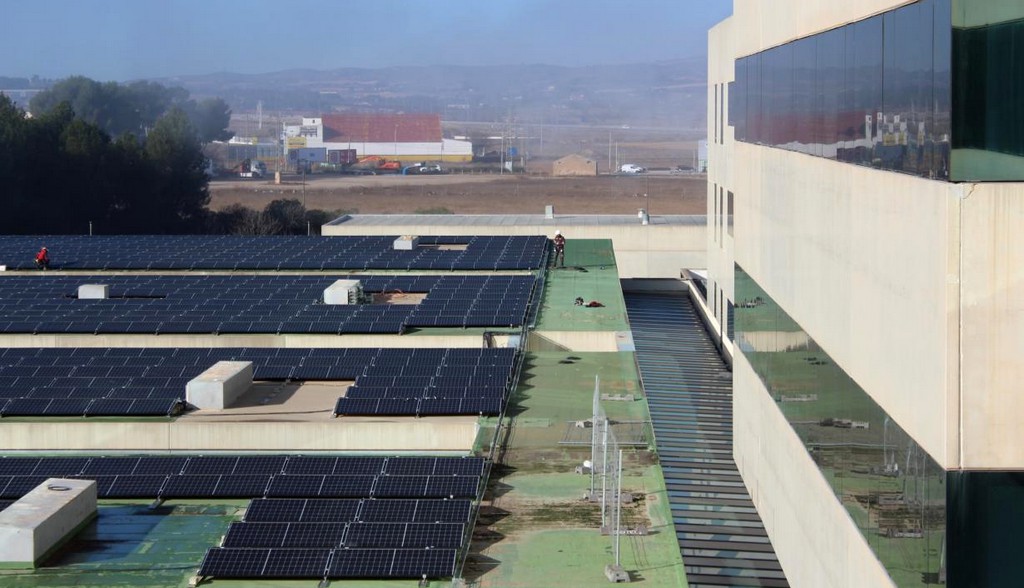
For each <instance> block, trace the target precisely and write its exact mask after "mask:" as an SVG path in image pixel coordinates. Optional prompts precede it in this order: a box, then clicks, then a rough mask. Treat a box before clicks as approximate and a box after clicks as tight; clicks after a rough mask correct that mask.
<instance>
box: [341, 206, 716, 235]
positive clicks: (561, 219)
mask: <svg viewBox="0 0 1024 588" xmlns="http://www.w3.org/2000/svg"><path fill="white" fill-rule="evenodd" d="M639 202H640V201H638V203H639ZM639 224H640V219H639V218H638V217H637V215H635V214H556V215H555V216H554V218H547V217H546V216H545V215H543V214H346V215H344V216H341V217H338V218H336V219H334V220H332V221H331V222H329V223H327V225H328V226H331V225H334V226H337V225H346V226H364V227H388V226H399V225H417V226H423V225H436V226H522V225H542V226H549V227H551V228H552V229H556V228H558V227H560V226H571V225H576V226H582V225H593V226H621V225H639ZM650 224H652V225H656V226H657V225H667V226H678V225H701V226H703V225H706V224H707V215H703V214H664V215H652V216H651V217H650Z"/></svg>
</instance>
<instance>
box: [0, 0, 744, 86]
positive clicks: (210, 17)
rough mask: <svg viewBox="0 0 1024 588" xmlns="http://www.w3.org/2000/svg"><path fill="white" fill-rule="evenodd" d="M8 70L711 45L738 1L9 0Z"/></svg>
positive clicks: (438, 60) (630, 54)
mask: <svg viewBox="0 0 1024 588" xmlns="http://www.w3.org/2000/svg"><path fill="white" fill-rule="evenodd" d="M0 8H2V15H3V16H2V19H0V55H4V56H6V57H5V58H4V59H3V60H0V76H10V77H30V76H33V75H37V76H40V77H43V78H63V77H67V76H69V75H84V76H87V77H90V78H93V79H97V80H103V81H108V80H114V81H126V80H134V79H140V78H157V77H172V76H178V75H192V74H205V73H214V72H234V73H265V72H271V71H279V70H284V69H293V68H309V69H319V70H328V69H334V68H341V67H365V68H377V67H388V66H396V65H419V64H443V65H502V64H549V65H567V66H578V65H597V64H612V63H640V62H651V61H665V60H671V59H680V58H686V57H693V56H696V55H704V54H706V46H707V35H706V31H707V29H708V28H709V27H710V26H712V25H714V24H715V23H716V22H718V21H720V20H722V19H723V18H726V17H727V16H729V14H730V13H731V11H732V0H422V1H414V0H407V1H401V0H359V1H356V0H319V1H310V0H275V1H269V0H246V1H240V0H164V1H158V0H90V1H82V0H3V2H2V3H0Z"/></svg>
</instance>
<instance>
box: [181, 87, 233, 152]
mask: <svg viewBox="0 0 1024 588" xmlns="http://www.w3.org/2000/svg"><path fill="white" fill-rule="evenodd" d="M190 114H191V116H190V118H191V119H192V124H193V125H195V127H196V130H197V131H198V132H199V140H200V141H202V142H203V143H209V142H211V141H227V140H228V139H230V138H231V137H233V136H234V133H232V132H231V131H229V130H228V125H229V124H230V123H231V107H230V106H228V103H227V102H225V101H224V99H223V98H206V99H204V100H200V101H199V102H195V103H193V106H192V108H191V113H190Z"/></svg>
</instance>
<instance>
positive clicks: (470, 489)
mask: <svg viewBox="0 0 1024 588" xmlns="http://www.w3.org/2000/svg"><path fill="white" fill-rule="evenodd" d="M479 482H480V479H479V478H477V477H475V476H430V477H429V479H428V480H427V487H426V490H425V491H424V494H423V495H424V496H427V497H436V498H443V497H446V496H447V497H450V498H472V497H475V496H476V494H477V487H478V486H479Z"/></svg>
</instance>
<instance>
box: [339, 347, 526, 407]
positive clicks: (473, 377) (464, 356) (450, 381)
mask: <svg viewBox="0 0 1024 588" xmlns="http://www.w3.org/2000/svg"><path fill="white" fill-rule="evenodd" d="M480 351H486V352H487V353H479V352H480ZM515 360H516V354H515V351H514V350H512V349H504V350H502V349H486V350H481V349H448V350H447V352H446V354H445V357H444V361H443V362H442V363H441V364H439V365H437V366H436V368H435V367H434V365H433V363H432V362H430V361H429V360H425V359H420V358H417V357H415V356H410V357H409V358H408V359H407V360H405V359H403V358H402V357H395V358H392V359H391V360H390V363H389V364H388V365H389V369H386V370H380V372H379V375H372V376H370V375H367V376H364V377H362V378H359V379H358V380H356V382H355V384H354V385H353V386H351V387H350V388H349V389H348V391H347V392H346V393H345V396H344V397H342V398H339V399H338V402H337V404H336V405H335V407H334V414H336V415H418V416H427V415H458V414H483V415H497V414H500V413H501V410H502V408H503V407H504V406H505V402H506V400H507V399H508V394H509V391H510V388H511V382H512V376H513V371H514V368H515ZM380 364H381V365H383V364H384V362H383V361H382V362H380Z"/></svg>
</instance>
